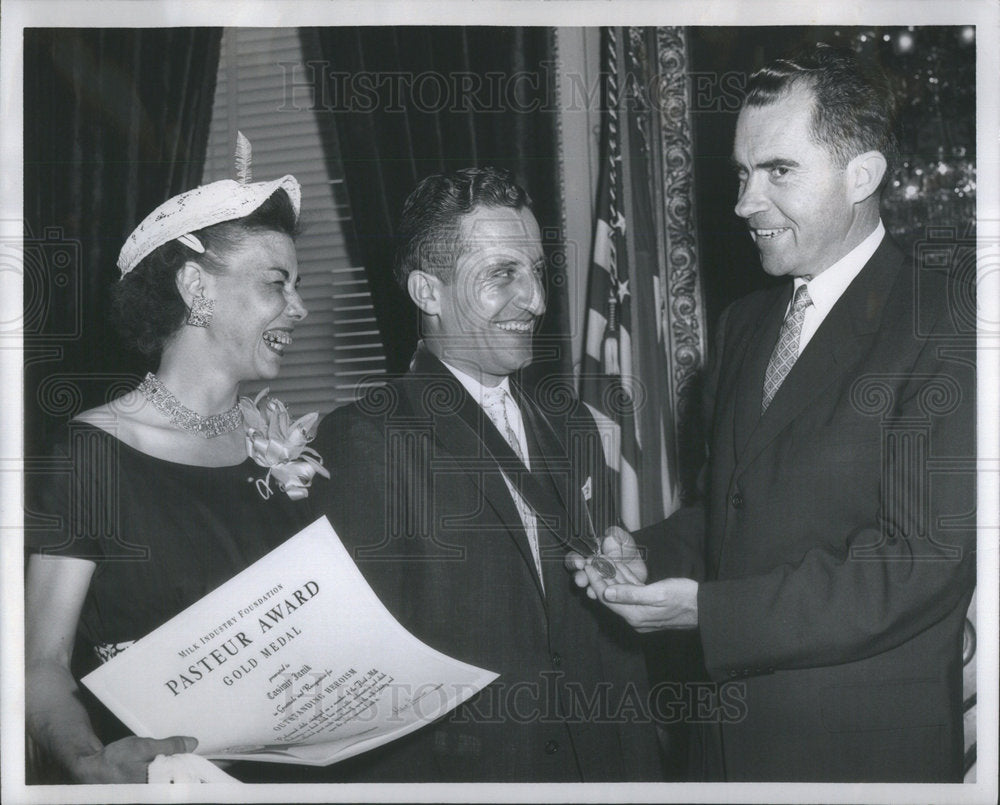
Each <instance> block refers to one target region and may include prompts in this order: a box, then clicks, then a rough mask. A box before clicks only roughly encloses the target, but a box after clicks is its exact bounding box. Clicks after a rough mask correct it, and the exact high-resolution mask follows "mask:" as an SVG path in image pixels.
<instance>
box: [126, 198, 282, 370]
mask: <svg viewBox="0 0 1000 805" xmlns="http://www.w3.org/2000/svg"><path fill="white" fill-rule="evenodd" d="M267 231H270V232H281V233H283V234H285V235H288V236H289V237H290V238H293V239H294V238H295V237H296V236H297V235H298V233H299V230H298V226H297V223H296V217H295V210H294V209H293V207H292V202H291V200H290V199H289V198H288V194H287V193H285V191H284V190H282V189H280V188H279V189H278V190H275V191H274V193H272V194H271V196H270V197H269V198H268V199H267V200H266V201H265V202H264V203H263V204H261V205H260V206H259V207H258V208H257V209H256V210H254V211H253V212H252V213H250V215H247V216H246V217H244V218H237V219H236V220H234V221H223V222H222V223H221V224H213V225H212V226H207V227H205V228H204V229H199V230H197V231H196V232H192V233H191V234H193V235H195V236H196V237H197V238H198V240H200V241H201V243H202V245H203V246H204V247H205V253H204V254H198V253H197V252H195V251H193V250H192V249H189V248H188V247H187V246H184V245H183V244H182V243H180V242H178V241H176V240H171V241H168V242H167V243H164V244H163V245H162V246H160V247H159V248H157V249H154V250H153V251H152V252H150V253H149V254H148V255H146V257H144V258H143V259H142V260H141V261H140V262H139V264H138V265H137V266H136V267H135V268H134V269H132V271H130V272H129V273H128V274H126V275H125V276H124V277H122V279H121V281H120V282H118V283H116V284H115V286H114V287H113V288H112V290H111V302H112V314H113V316H114V322H115V326H116V327H117V328H118V331H119V332H120V333H121V335H122V338H124V339H125V341H126V342H128V343H129V344H131V345H132V346H134V347H135V348H136V349H138V350H139V351H140V352H142V353H143V354H144V355H147V356H149V357H151V358H155V359H157V360H158V359H159V356H160V354H161V353H162V352H163V348H164V346H165V345H166V343H167V341H168V340H169V339H170V338H171V336H173V335H174V333H176V332H177V330H178V329H179V328H181V327H182V326H183V325H184V321H185V320H186V319H187V315H188V308H187V305H185V304H184V300H183V299H182V298H181V295H180V292H179V291H178V290H177V272H178V271H179V270H180V269H181V268H182V267H183V266H184V264H185V263H186V262H188V261H189V260H190V261H193V262H195V263H197V264H198V265H200V266H201V267H202V268H203V269H205V270H206V271H208V272H209V273H212V274H220V273H222V272H223V271H225V269H226V256H227V255H228V254H229V253H231V252H232V251H233V250H234V249H235V248H237V247H238V246H239V244H240V243H241V242H242V240H243V238H245V237H246V235H247V234H248V233H250V232H267Z"/></svg>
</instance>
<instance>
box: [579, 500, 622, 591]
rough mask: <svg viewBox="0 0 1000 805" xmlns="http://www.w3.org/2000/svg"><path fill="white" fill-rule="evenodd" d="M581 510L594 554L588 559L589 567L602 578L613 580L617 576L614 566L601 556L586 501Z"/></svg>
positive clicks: (599, 541) (599, 542) (599, 545)
mask: <svg viewBox="0 0 1000 805" xmlns="http://www.w3.org/2000/svg"><path fill="white" fill-rule="evenodd" d="M583 510H584V511H585V512H586V513H587V528H588V529H589V530H590V538H591V539H592V540H593V541H594V553H593V555H592V556H591V557H590V565H591V567H593V568H594V570H596V571H597V572H598V573H600V574H601V576H602V578H605V579H608V580H610V579H613V578H614V577H615V576H616V575H617V571H616V570H615V565H614V563H613V562H612V561H611V560H610V559H607V558H605V557H604V556H601V540H600V539H598V537H597V529H596V528H594V520H593V518H592V517H591V516H590V509H589V508H587V502H586V501H584V503H583Z"/></svg>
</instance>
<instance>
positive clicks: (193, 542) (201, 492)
mask: <svg viewBox="0 0 1000 805" xmlns="http://www.w3.org/2000/svg"><path fill="white" fill-rule="evenodd" d="M266 472H267V471H266V469H265V468H263V467H259V466H258V465H257V464H255V463H254V462H253V461H252V460H251V459H249V458H248V459H247V460H246V461H244V462H243V463H242V464H238V465H235V466H229V467H193V466H188V465H186V464H178V463H175V462H172V461H166V460H164V459H159V458H154V457H153V456H149V455H146V454H145V453H141V452H139V451H138V450H136V449H134V448H132V447H129V446H128V445H127V444H125V443H124V442H121V441H119V440H118V439H117V438H115V437H114V436H112V435H111V434H109V433H107V432H106V431H103V430H101V429H100V428H97V427H94V426H92V425H88V424H85V423H77V422H73V423H70V424H69V426H68V427H67V429H66V431H63V435H62V436H61V438H59V439H58V440H57V443H56V447H55V449H54V451H53V454H52V461H51V464H50V466H48V467H47V468H46V472H45V474H44V476H42V477H36V478H35V479H34V481H35V482H36V483H34V484H29V489H28V493H29V495H28V506H27V511H26V512H25V521H26V528H25V544H26V546H27V549H28V550H29V551H31V552H36V553H43V554H46V553H49V554H55V555H59V556H73V557H79V558H83V559H89V560H92V561H94V562H96V564H97V568H96V570H95V571H94V575H93V578H92V580H91V583H90V589H89V591H88V593H87V597H86V600H85V601H84V604H83V611H82V612H81V614H80V624H79V629H78V633H77V638H76V645H75V651H74V657H73V668H72V670H73V674H74V676H75V677H76V678H77V679H79V678H80V677H81V676H83V675H85V674H86V673H87V672H88V671H90V670H92V669H93V668H94V667H96V666H97V665H98V664H99V662H100V656H99V655H101V654H104V655H110V654H113V653H114V652H115V651H116V647H120V646H121V644H123V643H128V642H130V641H133V640H137V639H138V638H140V637H142V636H143V635H145V634H147V633H149V632H150V631H152V630H153V629H155V628H156V627H158V626H160V625H161V624H163V623H164V622H166V621H167V620H169V619H170V618H171V617H173V616H174V615H176V614H177V613H179V612H181V611H182V610H183V609H185V608H186V607H188V606H189V605H191V604H193V603H194V602H195V601H197V600H199V599H200V598H202V597H203V596H204V595H205V594H206V593H208V592H209V591H211V590H213V589H214V588H216V587H218V586H219V585H220V584H222V583H223V582H225V581H227V580H228V579H230V578H232V577H233V576H235V575H236V574H237V573H239V572H240V571H241V570H243V569H245V568H246V567H248V566H249V565H251V564H252V563H253V562H255V561H256V560H257V559H260V558H261V557H262V556H263V555H264V554H266V553H267V552H268V551H270V550H272V549H273V548H275V547H277V546H278V545H279V544H280V543H282V542H283V541H285V540H286V539H288V538H289V537H290V536H292V535H293V534H295V533H296V532H297V531H298V530H300V529H301V528H303V527H304V526H305V525H307V523H308V522H309V520H310V519H312V518H311V517H310V513H309V509H308V506H307V504H306V501H298V502H294V501H291V500H289V498H288V496H287V495H285V494H284V493H283V492H280V491H275V493H274V494H273V495H272V496H271V497H270V498H269V499H268V500H264V499H263V498H262V497H261V495H260V494H259V493H258V491H257V488H256V483H255V482H256V481H257V479H260V478H263V477H264V475H265V474H266ZM271 486H272V488H276V485H275V484H274V483H273V482H272V484H271ZM30 524H33V525H35V527H32V525H30ZM81 688H82V686H81ZM83 698H84V700H85V703H86V705H87V707H88V710H89V711H90V713H91V718H92V721H93V723H94V728H95V731H96V732H97V734H98V736H99V737H100V738H101V739H102V740H103V741H105V742H108V741H112V740H115V739H117V738H120V737H123V736H124V735H127V734H128V730H127V729H126V728H125V727H124V726H123V725H122V724H121V723H120V722H118V720H117V719H115V718H114V717H113V716H112V715H111V714H110V713H109V712H108V711H107V710H105V709H104V708H103V707H102V706H101V705H100V704H99V703H98V702H97V701H96V700H95V699H93V697H91V696H89V694H87V693H86V692H85V691H84V692H83Z"/></svg>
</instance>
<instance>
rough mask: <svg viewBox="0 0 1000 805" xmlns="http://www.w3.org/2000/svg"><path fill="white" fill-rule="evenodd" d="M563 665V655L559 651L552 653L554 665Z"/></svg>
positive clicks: (556, 666) (555, 666)
mask: <svg viewBox="0 0 1000 805" xmlns="http://www.w3.org/2000/svg"><path fill="white" fill-rule="evenodd" d="M561 666H562V657H561V656H560V655H559V653H558V652H556V653H554V654H553V655H552V667H553V668H559V667H561Z"/></svg>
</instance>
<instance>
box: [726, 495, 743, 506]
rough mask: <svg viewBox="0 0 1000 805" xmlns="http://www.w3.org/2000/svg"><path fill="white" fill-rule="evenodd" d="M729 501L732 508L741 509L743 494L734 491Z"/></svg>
mask: <svg viewBox="0 0 1000 805" xmlns="http://www.w3.org/2000/svg"><path fill="white" fill-rule="evenodd" d="M729 502H730V503H732V504H733V508H734V509H742V508H743V495H741V494H740V493H739V492H736V493H735V494H734V495H733V496H732V497H731V498H730V499H729Z"/></svg>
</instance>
